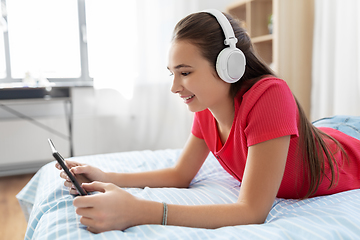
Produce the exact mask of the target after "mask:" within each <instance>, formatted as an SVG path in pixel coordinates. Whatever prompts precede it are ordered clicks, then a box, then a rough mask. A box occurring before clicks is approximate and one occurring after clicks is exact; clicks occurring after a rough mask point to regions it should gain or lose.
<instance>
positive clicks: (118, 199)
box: [73, 182, 161, 233]
mask: <svg viewBox="0 0 360 240" xmlns="http://www.w3.org/2000/svg"><path fill="white" fill-rule="evenodd" d="M82 187H83V188H84V189H85V191H87V192H93V191H99V192H101V193H99V194H95V195H87V196H79V197H76V198H75V199H74V202H73V204H74V206H75V207H76V208H77V209H76V213H77V214H78V215H81V218H80V222H81V223H82V224H84V225H85V226H87V229H88V230H89V231H90V232H93V233H100V232H104V231H110V230H124V229H126V228H128V227H131V226H134V225H136V224H138V223H137V222H136V216H139V214H141V213H139V203H140V202H141V200H140V199H138V198H136V197H134V196H133V195H131V194H130V193H128V192H126V191H124V190H122V189H121V188H119V187H117V186H116V185H114V184H112V183H102V182H92V183H90V184H86V183H85V184H83V185H82ZM160 212H161V210H160Z"/></svg>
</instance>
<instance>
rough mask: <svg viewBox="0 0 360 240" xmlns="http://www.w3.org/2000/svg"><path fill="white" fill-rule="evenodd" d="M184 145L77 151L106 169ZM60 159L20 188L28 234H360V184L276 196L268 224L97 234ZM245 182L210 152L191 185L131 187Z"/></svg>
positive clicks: (209, 190)
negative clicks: (83, 219)
mask: <svg viewBox="0 0 360 240" xmlns="http://www.w3.org/2000/svg"><path fill="white" fill-rule="evenodd" d="M180 152H181V150H180V149H169V150H158V151H133V152H122V153H110V154H99V155H91V156H82V157H74V158H73V160H76V161H79V162H86V163H88V164H91V165H94V166H97V167H100V168H101V169H102V170H105V171H119V172H135V171H145V170H152V169H158V168H164V167H169V166H172V165H173V164H174V162H175V161H176V159H177V158H178V156H179V154H180ZM54 164H55V162H52V163H49V164H47V165H45V166H43V167H42V168H41V169H40V170H39V171H38V172H37V173H36V174H35V175H34V177H33V178H32V179H31V180H30V181H29V183H28V184H27V185H26V186H25V187H24V188H23V189H22V190H21V191H20V192H19V193H18V195H17V199H18V201H19V203H20V206H21V208H22V210H23V212H24V215H25V217H26V219H27V221H28V227H27V230H26V235H25V239H60V240H62V239H92V240H100V239H102V240H103V239H359V238H360V189H357V190H352V191H347V192H342V193H338V194H334V195H329V196H322V197H315V198H311V199H306V200H292V199H280V198H278V199H276V200H275V201H274V204H273V207H272V209H271V211H270V213H269V215H268V217H267V219H266V222H265V223H264V224H256V225H255V224H254V225H243V226H231V227H223V228H218V229H200V228H186V227H175V226H162V225H141V226H135V227H132V228H129V229H127V230H125V231H109V232H104V233H100V234H93V233H90V232H88V231H87V230H86V228H85V226H84V225H82V224H81V223H80V220H79V219H80V218H79V216H78V215H76V213H75V208H74V207H73V205H72V201H73V198H74V197H73V196H71V195H69V191H68V189H67V188H66V187H64V186H63V180H62V179H61V178H60V177H59V171H58V170H57V169H55V167H54ZM240 185H241V184H240V183H239V182H238V181H237V180H235V179H234V178H232V177H231V176H230V175H229V174H227V173H226V172H225V171H224V170H223V169H222V167H221V166H220V165H219V163H218V162H217V160H216V159H215V157H214V156H213V155H211V154H210V155H209V156H208V158H207V160H206V161H205V163H204V165H203V167H202V168H201V170H200V171H199V173H198V174H197V175H196V177H195V178H194V179H193V181H192V183H191V185H190V187H189V188H186V189H176V188H148V187H147V188H144V189H138V188H127V189H126V190H127V191H129V192H130V193H132V194H134V195H136V196H139V197H142V198H145V199H151V200H154V201H158V202H167V203H174V204H186V205H197V204H218V203H231V202H234V201H236V199H237V196H238V193H239V189H240Z"/></svg>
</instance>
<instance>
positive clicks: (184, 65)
mask: <svg viewBox="0 0 360 240" xmlns="http://www.w3.org/2000/svg"><path fill="white" fill-rule="evenodd" d="M184 67H185V68H186V67H189V68H192V67H191V66H190V65H186V64H179V65H177V66H176V67H174V69H180V68H184ZM167 69H169V70H170V68H169V67H167Z"/></svg>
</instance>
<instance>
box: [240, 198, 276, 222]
mask: <svg viewBox="0 0 360 240" xmlns="http://www.w3.org/2000/svg"><path fill="white" fill-rule="evenodd" d="M238 205H239V210H240V209H241V210H240V211H239V212H238V216H239V220H240V225H248V224H263V223H265V221H266V218H267V216H268V215H269V211H270V210H269V209H265V208H264V209H262V208H261V207H259V206H256V205H245V204H239V203H238Z"/></svg>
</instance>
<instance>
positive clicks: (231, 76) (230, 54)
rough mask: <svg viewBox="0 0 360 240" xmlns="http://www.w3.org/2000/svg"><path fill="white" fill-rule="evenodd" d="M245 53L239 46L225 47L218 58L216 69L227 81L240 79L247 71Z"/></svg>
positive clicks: (231, 81) (232, 81)
mask: <svg viewBox="0 0 360 240" xmlns="http://www.w3.org/2000/svg"><path fill="white" fill-rule="evenodd" d="M245 66H246V61H245V55H244V53H243V52H242V51H241V50H240V49H238V48H224V49H223V50H222V51H221V52H220V53H219V55H218V57H217V60H216V71H217V73H218V75H219V77H220V78H221V79H222V80H224V81H225V82H227V83H234V82H237V81H238V80H240V78H241V77H242V76H243V75H244V72H245Z"/></svg>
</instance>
